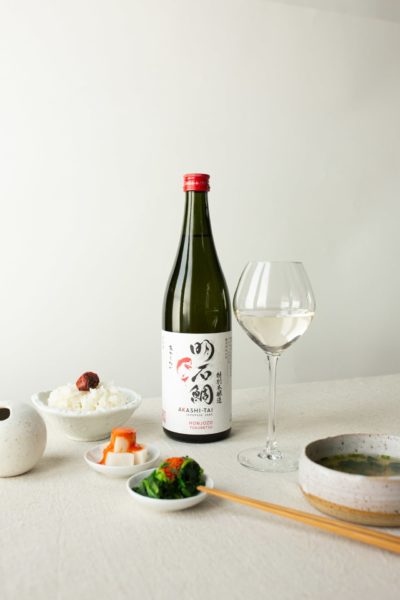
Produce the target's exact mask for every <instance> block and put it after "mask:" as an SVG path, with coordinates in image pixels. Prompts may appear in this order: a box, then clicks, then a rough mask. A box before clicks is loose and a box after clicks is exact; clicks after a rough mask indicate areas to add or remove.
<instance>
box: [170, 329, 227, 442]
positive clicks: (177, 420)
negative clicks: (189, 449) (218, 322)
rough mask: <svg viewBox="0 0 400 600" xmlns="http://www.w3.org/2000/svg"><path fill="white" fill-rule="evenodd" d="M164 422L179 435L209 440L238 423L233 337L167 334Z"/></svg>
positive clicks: (205, 334)
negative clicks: (234, 409)
mask: <svg viewBox="0 0 400 600" xmlns="http://www.w3.org/2000/svg"><path fill="white" fill-rule="evenodd" d="M161 348H162V419H163V426H164V427H165V428H166V429H168V430H169V431H174V432H175V433H183V434H191V435H207V434H212V433H219V432H221V431H226V430H227V429H229V428H230V426H231V422H232V383H231V380H232V334H231V332H230V331H225V332H224V333H172V332H170V331H163V332H162V345H161Z"/></svg>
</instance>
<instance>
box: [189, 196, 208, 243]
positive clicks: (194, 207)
mask: <svg viewBox="0 0 400 600" xmlns="http://www.w3.org/2000/svg"><path fill="white" fill-rule="evenodd" d="M182 233H183V235H186V236H197V237H198V236H212V232H211V222H210V213H209V211H208V194H207V192H194V191H190V192H186V202H185V216H184V219H183V231H182Z"/></svg>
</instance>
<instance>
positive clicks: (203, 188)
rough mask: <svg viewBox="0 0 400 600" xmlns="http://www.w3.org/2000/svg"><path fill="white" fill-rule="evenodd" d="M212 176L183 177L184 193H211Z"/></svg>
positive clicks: (190, 174)
mask: <svg viewBox="0 0 400 600" xmlns="http://www.w3.org/2000/svg"><path fill="white" fill-rule="evenodd" d="M209 181H210V176H209V175H206V174H205V173H188V174H187V175H184V176H183V191H184V192H209V191H210V183H209Z"/></svg>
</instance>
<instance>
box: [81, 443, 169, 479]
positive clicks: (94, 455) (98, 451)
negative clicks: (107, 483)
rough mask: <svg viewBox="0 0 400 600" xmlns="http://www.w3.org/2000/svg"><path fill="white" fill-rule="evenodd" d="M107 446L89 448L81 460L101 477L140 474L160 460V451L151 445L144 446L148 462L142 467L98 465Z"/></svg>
mask: <svg viewBox="0 0 400 600" xmlns="http://www.w3.org/2000/svg"><path fill="white" fill-rule="evenodd" d="M106 446H108V442H107V443H106V444H100V445H99V446H95V447H94V448H90V450H87V452H85V454H84V455H83V458H84V459H85V461H86V462H87V464H88V465H89V467H91V468H92V469H93V470H94V471H97V472H98V473H101V474H102V475H106V476H107V477H115V478H118V477H129V476H130V475H133V474H134V473H140V472H141V471H143V470H144V469H149V468H150V467H154V466H155V465H156V464H157V463H158V462H159V460H160V450H159V448H157V446H154V445H153V444H146V447H147V451H148V455H149V460H147V461H146V462H145V463H143V464H142V465H131V466H129V467H110V466H107V465H100V464H99V461H100V460H101V459H102V457H103V450H104V448H106Z"/></svg>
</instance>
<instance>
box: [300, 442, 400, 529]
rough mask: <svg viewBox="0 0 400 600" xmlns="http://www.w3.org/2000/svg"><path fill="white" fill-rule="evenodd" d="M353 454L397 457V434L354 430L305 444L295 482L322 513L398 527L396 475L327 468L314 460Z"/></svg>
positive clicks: (398, 481)
mask: <svg viewBox="0 0 400 600" xmlns="http://www.w3.org/2000/svg"><path fill="white" fill-rule="evenodd" d="M354 453H359V454H367V455H368V454H369V455H381V454H385V455H389V456H392V457H393V458H399V457H400V437H398V436H393V435H386V434H363V433H355V434H345V435H338V436H335V437H329V438H325V439H321V440H316V441H315V442H312V443H310V444H308V446H306V447H305V449H304V451H303V454H302V456H301V457H300V463H299V483H300V487H301V489H302V491H303V493H304V495H305V496H306V498H307V499H308V500H309V502H311V504H313V506H315V507H316V508H318V509H319V510H321V511H322V512H324V513H327V514H329V515H333V516H335V517H338V518H340V519H344V520H346V521H351V522H354V523H363V524H366V525H378V526H388V527H393V526H399V525H400V475H396V476H392V477H376V476H367V475H353V474H351V473H343V472H340V471H335V470H334V469H328V468H327V467H324V466H322V465H320V464H318V462H317V461H318V460H319V459H321V458H324V457H327V456H332V455H337V454H354Z"/></svg>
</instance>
